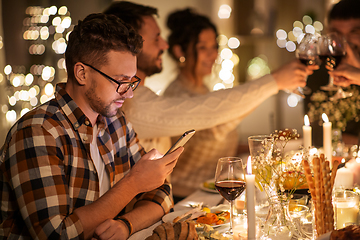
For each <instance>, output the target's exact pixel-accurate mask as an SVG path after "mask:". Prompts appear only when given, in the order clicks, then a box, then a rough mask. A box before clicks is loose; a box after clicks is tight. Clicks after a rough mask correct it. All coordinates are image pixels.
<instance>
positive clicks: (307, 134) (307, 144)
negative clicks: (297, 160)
mask: <svg viewBox="0 0 360 240" xmlns="http://www.w3.org/2000/svg"><path fill="white" fill-rule="evenodd" d="M302 130H303V139H304V148H308V149H310V148H311V145H312V137H311V134H312V128H311V126H310V120H309V117H308V115H305V117H304V126H303V127H302Z"/></svg>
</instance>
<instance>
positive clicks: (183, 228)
mask: <svg viewBox="0 0 360 240" xmlns="http://www.w3.org/2000/svg"><path fill="white" fill-rule="evenodd" d="M188 225H189V224H188V222H176V223H175V224H174V232H175V239H179V240H186V237H187V235H188Z"/></svg>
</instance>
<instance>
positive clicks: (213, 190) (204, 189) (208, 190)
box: [199, 179, 219, 193]
mask: <svg viewBox="0 0 360 240" xmlns="http://www.w3.org/2000/svg"><path fill="white" fill-rule="evenodd" d="M208 182H210V183H211V182H214V179H209V180H207V181H205V182H203V183H201V184H200V186H199V188H200V189H201V190H203V191H205V192H210V193H219V192H218V191H217V190H216V189H212V188H206V187H204V183H208Z"/></svg>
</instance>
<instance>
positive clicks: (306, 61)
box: [298, 54, 317, 66]
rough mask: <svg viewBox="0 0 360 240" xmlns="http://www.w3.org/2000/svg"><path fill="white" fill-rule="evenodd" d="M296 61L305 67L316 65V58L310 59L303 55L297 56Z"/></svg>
mask: <svg viewBox="0 0 360 240" xmlns="http://www.w3.org/2000/svg"><path fill="white" fill-rule="evenodd" d="M298 59H299V60H300V62H301V63H302V64H304V65H306V66H311V65H316V64H317V61H316V57H310V56H307V55H305V54H299V56H298Z"/></svg>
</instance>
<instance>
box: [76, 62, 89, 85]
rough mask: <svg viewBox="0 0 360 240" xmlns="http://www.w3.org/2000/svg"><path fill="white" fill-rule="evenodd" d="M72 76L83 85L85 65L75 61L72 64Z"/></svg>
mask: <svg viewBox="0 0 360 240" xmlns="http://www.w3.org/2000/svg"><path fill="white" fill-rule="evenodd" d="M74 76H75V79H76V81H77V82H78V84H79V85H81V86H83V85H85V83H86V76H85V66H84V65H83V64H82V63H80V62H77V63H75V66H74Z"/></svg>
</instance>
